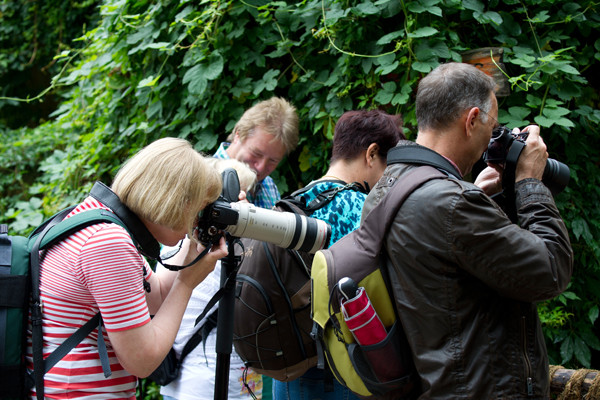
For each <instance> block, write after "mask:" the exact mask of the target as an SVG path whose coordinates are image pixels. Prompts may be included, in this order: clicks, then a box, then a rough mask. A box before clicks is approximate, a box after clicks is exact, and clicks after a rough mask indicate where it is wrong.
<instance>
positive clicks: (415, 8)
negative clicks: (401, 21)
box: [406, 2, 427, 14]
mask: <svg viewBox="0 0 600 400" xmlns="http://www.w3.org/2000/svg"><path fill="white" fill-rule="evenodd" d="M406 8H407V9H408V11H410V12H412V13H415V14H420V13H422V12H425V11H427V9H426V8H425V7H424V6H423V5H422V4H419V3H417V2H411V3H409V4H408V6H407V7H406Z"/></svg>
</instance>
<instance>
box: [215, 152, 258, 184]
mask: <svg viewBox="0 0 600 400" xmlns="http://www.w3.org/2000/svg"><path fill="white" fill-rule="evenodd" d="M206 160H207V161H208V164H209V165H210V166H211V167H212V168H215V169H216V170H217V171H219V173H221V172H223V171H224V170H226V169H227V168H233V169H235V172H237V176H238V179H239V180H240V189H241V190H243V191H245V192H247V191H249V190H250V189H252V188H253V187H254V185H255V184H256V172H254V171H253V170H252V169H251V168H250V167H249V166H248V164H246V163H244V162H241V161H238V160H236V159H235V158H216V157H207V159H206Z"/></svg>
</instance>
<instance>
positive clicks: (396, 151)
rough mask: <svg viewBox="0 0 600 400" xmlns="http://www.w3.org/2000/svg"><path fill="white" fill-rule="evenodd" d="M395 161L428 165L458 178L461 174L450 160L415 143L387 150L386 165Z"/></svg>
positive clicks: (460, 177)
mask: <svg viewBox="0 0 600 400" xmlns="http://www.w3.org/2000/svg"><path fill="white" fill-rule="evenodd" d="M396 163H407V164H418V165H429V166H431V167H434V168H437V169H438V170H441V171H443V172H445V173H446V174H448V175H450V176H452V177H454V178H456V179H458V180H462V174H461V173H460V171H459V170H458V169H456V167H455V166H454V165H452V163H451V162H450V161H448V160H447V159H446V158H444V157H443V156H442V155H440V154H439V153H437V152H436V151H434V150H431V149H430V148H427V147H425V146H421V145H418V144H415V143H411V144H410V145H407V146H400V147H394V148H392V149H390V151H388V154H387V165H390V164H396Z"/></svg>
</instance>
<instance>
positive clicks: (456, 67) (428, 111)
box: [416, 62, 496, 130]
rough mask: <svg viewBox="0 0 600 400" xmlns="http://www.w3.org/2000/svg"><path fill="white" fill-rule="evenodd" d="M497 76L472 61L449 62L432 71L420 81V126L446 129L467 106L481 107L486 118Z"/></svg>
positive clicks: (485, 119)
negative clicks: (485, 71)
mask: <svg viewBox="0 0 600 400" xmlns="http://www.w3.org/2000/svg"><path fill="white" fill-rule="evenodd" d="M495 91H496V83H495V81H494V79H493V78H492V77H490V76H488V75H486V74H485V73H484V72H482V71H480V70H479V69H477V68H476V67H474V66H473V65H471V64H464V63H456V62H451V63H446V64H442V65H440V66H438V67H437V68H435V69H434V70H433V71H431V72H430V73H429V74H428V75H427V76H426V77H425V78H423V79H422V80H421V82H420V83H419V87H418V89H417V100H416V116H417V124H418V126H419V129H436V130H439V129H443V128H444V126H447V125H449V124H451V123H453V122H454V121H456V120H457V119H458V118H460V116H461V115H462V113H463V112H464V111H465V110H468V109H469V108H471V107H478V108H479V109H480V110H482V111H483V112H484V113H483V114H481V119H482V121H483V122H487V117H488V113H489V112H490V110H491V108H492V100H491V98H490V94H491V93H495Z"/></svg>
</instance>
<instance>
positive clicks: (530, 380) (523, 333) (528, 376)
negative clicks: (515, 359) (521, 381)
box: [521, 316, 533, 397]
mask: <svg viewBox="0 0 600 400" xmlns="http://www.w3.org/2000/svg"><path fill="white" fill-rule="evenodd" d="M521 336H522V339H523V349H522V350H523V358H524V359H525V375H526V379H527V396H529V397H532V396H533V378H532V377H531V360H530V359H529V355H528V354H527V319H526V317H525V316H523V317H521Z"/></svg>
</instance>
